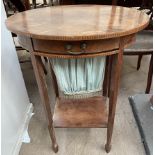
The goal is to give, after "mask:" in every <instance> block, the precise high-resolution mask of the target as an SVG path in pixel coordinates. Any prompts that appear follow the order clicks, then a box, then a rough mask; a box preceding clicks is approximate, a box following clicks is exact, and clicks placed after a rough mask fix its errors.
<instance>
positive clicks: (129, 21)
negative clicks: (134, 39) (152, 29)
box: [6, 5, 149, 40]
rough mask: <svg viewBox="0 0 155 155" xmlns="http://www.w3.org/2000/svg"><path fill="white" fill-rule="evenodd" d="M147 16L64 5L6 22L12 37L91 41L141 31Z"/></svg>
mask: <svg viewBox="0 0 155 155" xmlns="http://www.w3.org/2000/svg"><path fill="white" fill-rule="evenodd" d="M148 23H149V16H148V15H147V14H146V13H144V12H142V11H139V10H137V9H135V8H126V7H120V6H107V5H106V6H105V5H67V6H52V7H46V8H40V9H33V10H28V11H24V12H21V13H17V14H15V15H13V16H11V17H9V18H8V19H7V20H6V26H7V28H8V29H9V30H10V31H11V32H14V33H16V34H19V35H24V36H28V37H31V38H36V39H45V40H95V39H107V38H114V37H120V36H126V35H130V34H133V33H136V32H138V31H140V30H142V29H144V28H145V27H146V26H147V25H148Z"/></svg>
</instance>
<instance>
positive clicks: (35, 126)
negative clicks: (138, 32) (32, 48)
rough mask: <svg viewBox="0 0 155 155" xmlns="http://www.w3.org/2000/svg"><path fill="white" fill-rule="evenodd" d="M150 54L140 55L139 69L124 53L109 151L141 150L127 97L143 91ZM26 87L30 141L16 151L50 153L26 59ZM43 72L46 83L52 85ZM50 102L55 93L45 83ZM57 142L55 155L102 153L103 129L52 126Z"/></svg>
mask: <svg viewBox="0 0 155 155" xmlns="http://www.w3.org/2000/svg"><path fill="white" fill-rule="evenodd" d="M26 55H27V56H26V57H25V52H22V53H21V52H20V57H19V59H22V60H23V59H27V60H29V54H26ZM149 60H150V57H149V56H144V57H143V59H142V65H141V68H140V70H139V71H137V70H136V62H137V57H136V56H124V64H123V71H122V76H121V86H120V87H121V88H120V92H119V96H118V104H117V109H116V117H115V125H114V132H113V138H112V150H111V152H110V153H109V155H144V154H145V150H144V147H143V144H142V142H141V138H140V134H139V131H138V128H137V124H136V122H135V119H134V116H133V113H132V110H131V107H130V104H129V101H128V97H129V96H130V95H134V94H136V93H142V92H144V91H145V87H146V80H147V72H148V64H149ZM21 68H22V72H23V76H24V79H25V83H26V87H27V91H28V94H29V97H30V101H31V103H33V105H34V113H35V115H34V116H33V117H32V119H31V121H30V124H29V129H28V131H29V135H30V137H31V143H29V144H24V143H23V145H22V147H21V150H20V155H52V154H53V155H54V154H55V153H54V152H53V151H52V148H51V140H50V137H49V133H48V129H47V124H46V121H45V115H44V111H43V107H42V105H41V101H40V97H39V94H38V88H37V85H36V81H35V78H34V74H33V69H32V65H31V63H30V62H26V63H22V64H21ZM48 76H49V75H48ZM48 76H47V81H48V85H52V83H51V81H50V80H49V78H48ZM49 94H50V99H51V103H52V105H54V99H55V96H54V95H53V90H52V87H49ZM55 131H56V138H57V142H58V144H59V152H58V153H57V155H104V154H105V155H106V152H105V150H104V145H105V142H106V129H92V128H91V129H90V128H89V129H63V128H62V129H55Z"/></svg>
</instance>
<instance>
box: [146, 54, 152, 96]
mask: <svg viewBox="0 0 155 155" xmlns="http://www.w3.org/2000/svg"><path fill="white" fill-rule="evenodd" d="M152 76H153V54H152V55H151V60H150V65H149V72H148V77H147V86H146V90H145V93H146V94H148V93H149V92H150V88H151V83H152Z"/></svg>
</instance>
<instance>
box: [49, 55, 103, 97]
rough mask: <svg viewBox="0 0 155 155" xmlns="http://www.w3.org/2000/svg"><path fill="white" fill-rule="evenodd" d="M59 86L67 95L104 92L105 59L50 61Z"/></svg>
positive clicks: (57, 59)
mask: <svg viewBox="0 0 155 155" xmlns="http://www.w3.org/2000/svg"><path fill="white" fill-rule="evenodd" d="M50 62H51V64H52V67H53V70H54V72H55V75H56V78H57V82H58V86H59V89H60V91H61V92H63V93H64V94H65V95H76V94H78V95H79V94H85V93H86V94H87V93H93V92H98V91H101V90H102V85H103V79H104V73H105V57H104V56H102V57H94V58H80V59H61V58H52V59H50Z"/></svg>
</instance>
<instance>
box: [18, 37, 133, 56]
mask: <svg viewBox="0 0 155 155" xmlns="http://www.w3.org/2000/svg"><path fill="white" fill-rule="evenodd" d="M134 38H135V35H129V36H126V37H125V38H124V45H125V46H127V45H128V44H130V43H132V42H133V41H134ZM18 40H19V43H20V44H21V46H22V47H23V48H25V49H27V50H31V51H35V52H42V53H49V54H50V53H51V54H62V55H79V54H93V53H99V52H104V51H105V52H106V51H112V50H116V49H118V48H119V42H120V38H113V39H104V40H87V41H56V40H41V39H30V38H29V37H25V36H18ZM31 45H33V47H32V46H31Z"/></svg>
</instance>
